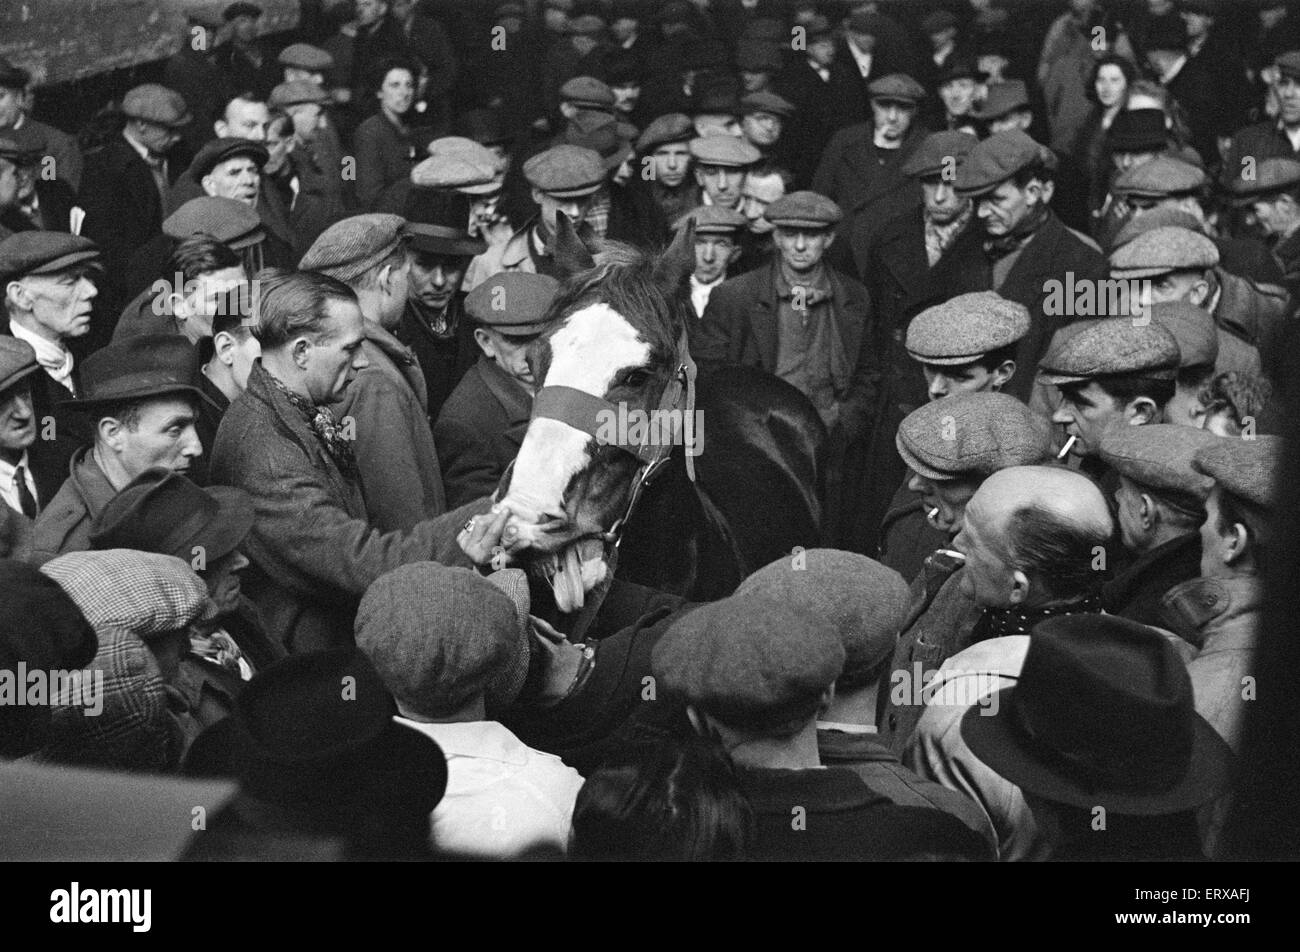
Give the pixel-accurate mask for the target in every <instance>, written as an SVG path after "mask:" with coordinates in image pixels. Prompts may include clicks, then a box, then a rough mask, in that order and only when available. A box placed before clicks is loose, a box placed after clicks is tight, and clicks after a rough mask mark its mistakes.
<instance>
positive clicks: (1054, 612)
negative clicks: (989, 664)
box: [975, 594, 1101, 641]
mask: <svg viewBox="0 0 1300 952" xmlns="http://www.w3.org/2000/svg"><path fill="white" fill-rule="evenodd" d="M1100 611H1101V595H1100V594H1094V595H1089V596H1088V597H1087V598H1084V599H1081V600H1080V601H1077V602H1071V603H1070V604H1068V605H1057V606H1055V607H1054V608H1031V609H1024V608H990V609H987V610H985V612H984V617H983V618H982V619H980V622H979V623H978V625H977V626H976V628H975V640H976V641H983V640H985V639H986V638H1004V637H1006V636H1007V635H1027V634H1029V633H1030V632H1031V631H1033V630H1034V626H1035V625H1037V624H1038V623H1039V622H1041V621H1045V620H1046V619H1048V618H1056V617H1058V616H1064V615H1090V614H1091V615H1095V614H1097V613H1099V612H1100Z"/></svg>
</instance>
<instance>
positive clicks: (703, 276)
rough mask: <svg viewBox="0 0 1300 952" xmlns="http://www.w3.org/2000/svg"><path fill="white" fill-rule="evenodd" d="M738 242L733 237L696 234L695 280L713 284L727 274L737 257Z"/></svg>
mask: <svg viewBox="0 0 1300 952" xmlns="http://www.w3.org/2000/svg"><path fill="white" fill-rule="evenodd" d="M736 253H737V248H736V240H735V239H734V238H732V237H731V235H702V234H700V233H699V232H696V234H695V280H697V281H699V282H701V283H703V284H711V283H713V282H714V281H717V280H718V279H719V278H721V277H722V276H723V275H725V274H726V273H727V265H729V264H731V262H732V260H733V259H734V258H735V257H736Z"/></svg>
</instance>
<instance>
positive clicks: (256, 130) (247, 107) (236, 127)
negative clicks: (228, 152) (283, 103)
mask: <svg viewBox="0 0 1300 952" xmlns="http://www.w3.org/2000/svg"><path fill="white" fill-rule="evenodd" d="M270 122H271V110H270V109H268V108H267V105H266V103H264V102H249V101H248V100H247V99H232V100H230V102H228V103H226V111H225V113H224V114H223V115H222V117H221V118H220V119H218V120H217V122H216V128H217V138H219V139H252V140H253V141H254V142H265V141H266V127H267V126H268V125H269V124H270Z"/></svg>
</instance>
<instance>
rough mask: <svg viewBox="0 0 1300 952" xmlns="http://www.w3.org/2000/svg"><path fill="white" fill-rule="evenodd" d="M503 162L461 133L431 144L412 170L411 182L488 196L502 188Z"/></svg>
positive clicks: (426, 186)
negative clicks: (427, 152) (425, 155)
mask: <svg viewBox="0 0 1300 952" xmlns="http://www.w3.org/2000/svg"><path fill="white" fill-rule="evenodd" d="M502 179H503V170H502V168H501V161H500V160H499V159H498V158H497V156H496V154H495V153H494V152H493V151H492V150H491V149H489V148H488V147H487V146H484V145H479V144H478V143H477V142H475V141H474V140H473V139H466V138H463V137H461V136H444V137H443V138H441V139H434V140H433V141H432V142H430V143H429V157H428V158H427V159H424V160H422V161H421V162H419V163H417V164H416V166H415V168H413V169H411V181H412V182H413V183H414V184H416V185H419V186H421V187H423V188H447V189H454V190H455V191H458V192H463V193H464V194H466V195H487V194H489V193H491V192H495V191H497V190H499V189H500V188H501V183H502Z"/></svg>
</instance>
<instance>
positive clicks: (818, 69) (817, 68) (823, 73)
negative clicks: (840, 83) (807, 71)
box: [808, 59, 831, 83]
mask: <svg viewBox="0 0 1300 952" xmlns="http://www.w3.org/2000/svg"><path fill="white" fill-rule="evenodd" d="M808 65H809V66H811V67H812V68H813V71H814V72H815V73H816V74H817V75H818V76H820V77H821V78H822V82H823V83H829V82H830V81H831V71H830V69H829V68H828V67H825V66H823V65H821V64H820V63H818V62H817V61H816V60H813V59H809V60H808Z"/></svg>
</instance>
